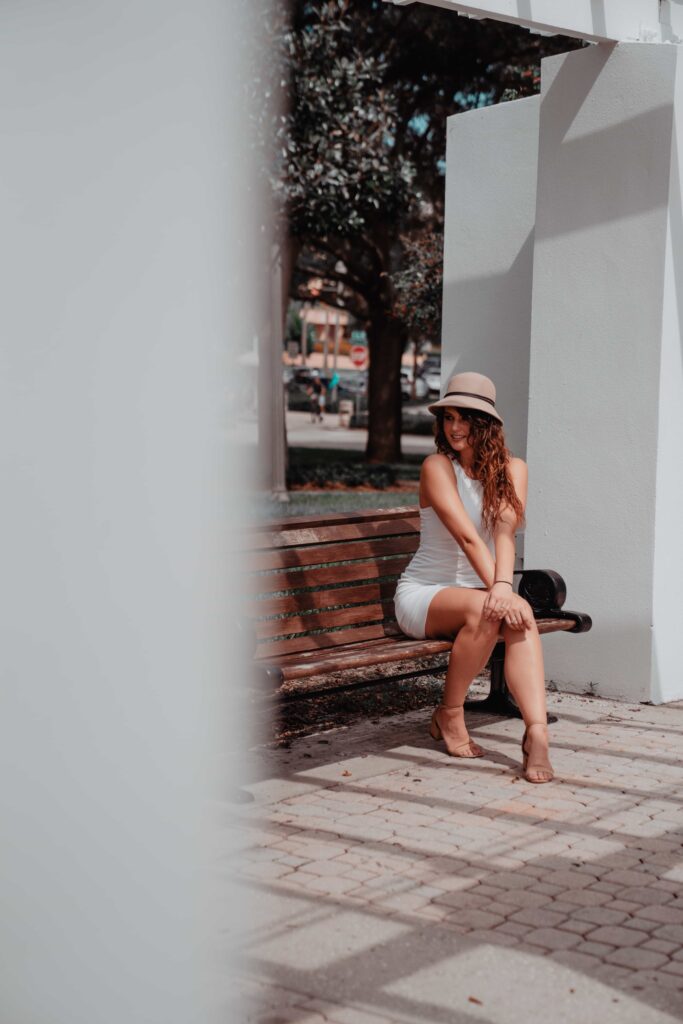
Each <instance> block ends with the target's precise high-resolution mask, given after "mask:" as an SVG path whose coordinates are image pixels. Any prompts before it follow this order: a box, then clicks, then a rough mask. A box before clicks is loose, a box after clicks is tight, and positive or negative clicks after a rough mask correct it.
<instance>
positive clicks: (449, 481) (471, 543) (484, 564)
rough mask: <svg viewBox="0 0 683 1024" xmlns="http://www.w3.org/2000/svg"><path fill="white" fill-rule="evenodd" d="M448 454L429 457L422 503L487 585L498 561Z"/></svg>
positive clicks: (422, 479) (423, 473)
mask: <svg viewBox="0 0 683 1024" xmlns="http://www.w3.org/2000/svg"><path fill="white" fill-rule="evenodd" d="M450 461H451V460H450V459H449V458H448V456H447V455H441V454H439V455H428V456H427V458H426V459H425V460H424V462H423V463H422V470H421V472H420V504H421V505H423V506H427V505H430V506H431V507H432V508H433V509H434V511H435V512H436V514H437V516H438V517H439V519H440V520H441V522H442V523H443V524H444V526H445V527H446V529H447V530H448V532H449V533H450V534H451V536H452V537H453V538H454V540H456V541H457V543H458V544H459V545H460V547H461V548H462V550H463V551H464V553H465V556H466V558H467V560H468V562H469V563H470V565H471V566H472V568H473V569H474V571H475V572H476V574H477V576H478V577H479V579H480V580H481V581H482V583H483V584H484V586H486V587H490V586H491V584H492V583H493V580H494V571H495V568H496V566H495V562H494V560H493V557H492V556H491V552H490V551H489V549H488V548H487V546H486V544H485V543H484V541H483V540H482V539H481V537H480V536H479V534H478V533H477V530H476V527H475V525H474V523H473V522H472V520H471V519H470V517H469V516H468V514H467V511H466V509H465V506H464V505H463V503H462V499H461V497H460V495H459V493H458V485H457V483H456V480H455V474H454V473H453V467H452V466H451V464H450Z"/></svg>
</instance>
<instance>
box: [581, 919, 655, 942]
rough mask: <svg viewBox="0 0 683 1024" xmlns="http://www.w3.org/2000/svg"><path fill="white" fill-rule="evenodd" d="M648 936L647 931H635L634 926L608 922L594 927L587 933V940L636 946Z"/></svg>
mask: <svg viewBox="0 0 683 1024" xmlns="http://www.w3.org/2000/svg"><path fill="white" fill-rule="evenodd" d="M649 937H650V936H649V935H648V933H647V932H641V931H636V930H635V928H624V927H623V926H622V925H618V924H610V925H602V926H600V927H599V928H595V929H594V931H592V932H590V933H589V935H588V940H589V942H605V943H607V945H608V946H617V947H620V946H637V945H638V943H639V942H644V941H645V940H646V939H648V938H649Z"/></svg>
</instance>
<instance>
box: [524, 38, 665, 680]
mask: <svg viewBox="0 0 683 1024" xmlns="http://www.w3.org/2000/svg"><path fill="white" fill-rule="evenodd" d="M678 59H679V52H678V48H676V47H674V46H662V45H647V44H643V45H638V44H620V45H619V46H617V47H614V48H610V47H590V48H587V49H585V50H580V51H576V52H574V53H570V54H566V55H563V56H558V57H551V58H548V59H546V60H544V61H543V64H542V103H541V119H540V143H539V172H538V204H537V216H536V240H535V251H534V280H533V312H532V330H531V367H530V408H529V435H528V448H527V455H528V463H529V469H530V491H529V501H528V528H527V534H526V559H525V561H526V564H527V565H533V566H535V567H539V568H540V567H552V568H556V569H557V570H559V571H560V572H561V573H562V574H563V575H564V576H565V578H566V580H567V584H568V594H569V597H568V601H567V606H568V607H573V608H577V609H580V610H584V611H587V612H589V613H590V614H591V615H592V616H593V619H594V627H593V630H592V632H590V633H588V634H586V635H584V636H581V637H578V638H577V639H576V642H573V641H569V640H568V638H566V637H549V638H548V640H547V642H546V644H545V645H544V646H545V651H546V670H547V671H546V675H547V676H548V677H550V678H553V679H555V680H556V681H557V682H558V683H559V684H561V686H562V687H564V688H567V689H575V690H584V689H586V688H593V689H594V690H595V692H597V693H599V694H603V695H607V696H614V697H622V698H629V699H634V700H649V699H661V698H662V695H663V694H664V692H666V694H667V695H668V697H669V699H670V697H671V696H672V695H673V693H674V692H677V693H678V695H679V696H683V690H682V689H681V688H680V682H679V680H677V679H674V678H673V677H672V675H671V668H672V665H673V662H672V653H671V652H672V648H671V644H672V643H674V642H675V630H674V629H673V628H672V629H670V636H669V638H668V639H667V638H666V637H665V635H664V634H663V633H660V634H659V637H658V640H659V643H658V645H657V649H656V651H655V650H654V649H653V645H652V639H653V631H652V624H653V616H656V615H661V614H662V610H663V609H666V608H667V607H668V604H669V602H670V600H671V598H672V597H673V594H674V591H673V590H672V589H671V583H670V581H671V580H672V579H673V577H675V576H676V575H679V574H680V573H681V571H683V565H681V564H680V563H678V562H677V559H678V557H679V550H680V542H679V541H676V542H675V543H674V529H673V516H672V514H671V509H672V507H676V506H677V507H680V503H681V499H682V498H683V485H682V484H683V482H682V481H681V476H680V469H678V470H676V471H675V472H674V470H673V463H674V461H675V454H674V451H673V448H672V445H671V443H670V442H667V443H665V444H664V445H663V446H662V448H661V449H660V451H659V454H658V448H657V445H658V437H662V434H663V431H666V430H669V429H670V428H672V436H673V432H674V431H675V430H677V429H678V427H679V423H680V412H679V411H678V410H679V408H680V405H681V403H683V390H681V384H680V381H681V373H680V340H679V334H678V323H677V313H676V299H677V295H676V286H675V276H676V275H675V271H676V269H677V263H678V262H680V259H681V255H682V254H683V241H682V240H681V235H680V214H679V213H678V212H677V211H678V210H679V209H680V201H679V199H678V197H679V195H680V193H679V189H680V181H679V180H678V177H677V179H676V180H675V181H673V182H671V183H670V169H671V151H672V137H673V109H674V108H673V104H674V99H675V93H676V64H677V60H678ZM676 174H678V172H676ZM667 238H668V239H669V250H668V252H667ZM678 278H679V281H680V271H679V274H678ZM679 287H680V285H679ZM662 354H663V355H664V363H662V362H661V360H662ZM660 390H661V398H662V400H661V404H660ZM681 436H683V434H681V433H680V432H679V433H678V434H677V437H678V444H679V445H680V438H681ZM672 503H673V505H672ZM656 531H657V545H656V546H655V536H656ZM655 554H657V560H656V558H655ZM655 564H657V567H658V568H657V571H655ZM665 575H666V581H665V578H664V577H665ZM668 614H669V618H671V614H672V613H671V612H669V613H668ZM662 621H663V618H662ZM655 655H656V660H657V663H658V665H659V666H660V668H661V669H664V670H665V674H666V675H667V681H666V683H665V684H664V683H660V684H659V687H658V688H654V689H653V679H652V664H653V660H655Z"/></svg>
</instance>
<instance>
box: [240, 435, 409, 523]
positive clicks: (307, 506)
mask: <svg viewBox="0 0 683 1024" xmlns="http://www.w3.org/2000/svg"><path fill="white" fill-rule="evenodd" d="M289 459H290V465H293V466H317V465H323V466H328V465H330V464H331V463H335V462H336V463H344V464H345V465H353V464H358V463H364V460H363V458H362V457H361V455H360V453H359V452H357V451H349V450H348V449H341V448H339V449H336V448H334V449H330V448H290V449H289ZM423 459H424V455H404V457H403V459H402V460H401V462H400V463H398V464H395V465H393V466H392V467H391V468H392V469H394V470H395V471H396V475H397V477H398V479H399V480H400V481H401V482H402V484H403V487H404V489H402V490H389V489H388V488H387V489H385V490H368V489H365V488H348V489H336V488H329V489H325V490H292V491H290V492H289V501H288V502H279V501H274V500H273V499H272V498H270V497H269V496H263V495H258V496H255V497H254V501H253V510H254V515H255V516H256V517H258V519H261V520H263V519H282V518H285V517H287V518H289V517H294V518H296V517H298V516H310V515H316V514H317V513H324V512H360V511H362V510H363V509H367V508H399V507H400V506H403V505H417V503H418V495H417V485H418V480H419V478H420V466H421V465H422V461H423ZM406 484H407V485H408V488H406V487H405V485H406Z"/></svg>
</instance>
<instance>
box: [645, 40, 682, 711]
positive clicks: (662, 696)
mask: <svg viewBox="0 0 683 1024" xmlns="http://www.w3.org/2000/svg"><path fill="white" fill-rule="evenodd" d="M682 140H683V52H682V51H681V48H680V47H679V48H678V59H677V61H676V80H675V105H674V126H673V138H672V143H671V176H670V188H669V205H668V211H667V234H666V251H665V264H664V311H663V318H662V344H661V360H660V372H659V416H658V432H657V460H656V465H657V490H656V502H655V524H654V525H655V547H654V580H653V616H652V622H653V644H652V679H651V694H652V700H653V701H654V702H655V703H661V702H662V701H670V700H680V699H681V698H683V667H682V666H681V660H680V646H679V644H678V642H677V640H678V635H679V633H680V630H681V607H680V600H679V597H678V584H679V582H680V579H681V577H683V531H682V530H681V525H680V524H681V510H682V509H683V457H682V455H681V445H682V444H683V351H682V346H683V333H682V329H683V203H682V201H681V171H682V169H683V154H682V153H681V141H682Z"/></svg>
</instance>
